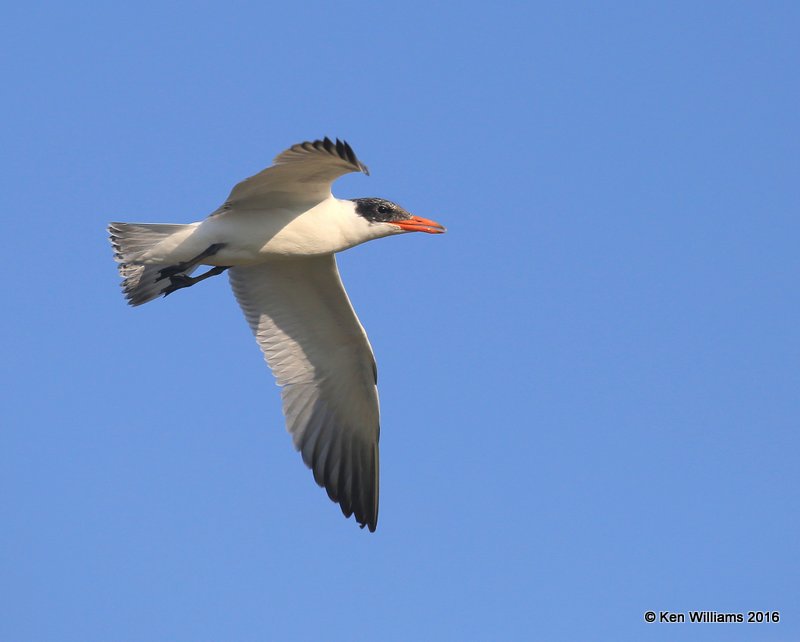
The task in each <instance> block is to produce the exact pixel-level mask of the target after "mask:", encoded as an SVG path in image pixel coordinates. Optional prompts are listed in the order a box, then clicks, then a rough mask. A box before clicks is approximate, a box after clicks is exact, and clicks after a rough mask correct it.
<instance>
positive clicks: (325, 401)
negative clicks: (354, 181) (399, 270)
mask: <svg viewBox="0 0 800 642" xmlns="http://www.w3.org/2000/svg"><path fill="white" fill-rule="evenodd" d="M350 172H363V173H364V174H367V175H369V170H367V167H366V165H364V164H363V163H362V162H361V161H359V160H358V158H357V157H356V155H355V153H354V152H353V150H352V148H351V147H350V145H348V144H347V143H345V142H344V141H340V140H338V139H337V140H336V142H333V141H331V140H329V139H328V138H325V139H323V140H317V141H313V142H305V143H299V144H297V145H293V146H292V147H290V148H289V149H287V150H286V151H284V152H283V153H281V154H279V155H278V156H277V157H276V158H275V160H274V161H273V164H272V165H271V166H270V167H268V168H267V169H265V170H263V171H262V172H259V173H258V174H256V175H255V176H251V177H250V178H248V179H245V180H244V181H242V182H241V183H238V184H237V185H236V186H235V187H234V188H233V190H232V191H231V193H230V196H228V199H227V200H226V201H225V202H224V203H223V204H222V206H221V207H219V208H218V209H217V210H216V211H214V212H213V213H211V214H210V215H209V216H208V217H207V218H205V219H204V220H202V221H199V222H197V223H189V224H185V225H182V224H157V223H111V224H110V225H109V226H108V231H109V234H110V237H111V244H112V246H113V248H114V258H115V260H116V261H117V263H119V272H120V275H121V276H122V279H123V281H122V289H123V292H124V294H125V298H126V299H127V300H128V303H129V304H130V305H134V306H136V305H141V304H142V303H147V302H148V301H152V300H153V299H156V298H158V297H160V296H166V295H168V294H171V293H172V292H175V291H176V290H180V289H183V288H187V287H191V286H193V285H195V284H197V283H200V282H201V281H204V280H205V279H208V278H211V277H213V276H216V275H219V274H222V273H223V272H225V271H226V270H227V272H228V276H229V278H230V283H231V287H232V288H233V293H234V295H235V296H236V299H237V300H238V301H239V305H240V306H241V308H242V311H243V312H244V316H245V318H246V319H247V322H248V324H249V325H250V328H251V329H252V331H253V334H254V335H255V338H256V341H257V342H258V345H259V346H260V348H261V350H262V351H263V353H264V358H265V359H266V361H267V364H268V365H269V367H270V369H271V370H272V374H273V375H274V376H275V380H276V382H277V384H278V385H279V386H280V387H281V397H282V401H283V412H284V415H285V416H286V427H287V429H288V430H289V432H290V433H291V435H292V439H293V442H294V446H295V448H296V449H297V450H299V451H300V453H301V454H302V457H303V461H304V462H305V464H306V465H307V466H308V467H309V468H310V469H311V470H312V471H313V473H314V480H315V481H316V483H317V484H319V485H320V486H322V487H324V488H325V490H326V491H327V493H328V496H329V497H330V498H331V499H332V500H333V501H334V502H337V503H338V504H339V506H340V507H341V509H342V512H343V513H344V515H345V517H350V516H351V515H355V518H356V521H357V522H358V524H359V525H360V526H361V527H362V528H363V527H364V526H366V527H368V528H369V530H370V531H375V528H376V526H377V524H378V477H379V473H378V471H379V464H378V439H379V435H380V414H379V409H378V390H377V386H376V384H377V369H376V366H375V358H374V356H373V353H372V347H371V346H370V344H369V340H368V339H367V335H366V333H365V332H364V328H363V327H362V325H361V323H360V322H359V320H358V317H357V316H356V313H355V311H354V310H353V307H352V305H351V304H350V300H349V299H348V297H347V293H346V292H345V289H344V286H343V285H342V281H341V279H340V277H339V271H338V269H337V267H336V258H335V256H334V255H335V254H336V252H341V251H342V250H346V249H348V248H351V247H353V246H355V245H359V244H361V243H365V242H366V241H371V240H373V239H378V238H382V237H384V236H392V235H394V234H403V233H406V232H427V233H429V234H441V233H442V232H444V231H445V228H444V227H442V226H441V225H440V224H439V223H436V222H435V221H431V220H428V219H425V218H422V217H419V216H413V215H412V214H410V213H408V212H407V211H406V210H404V209H403V208H402V207H400V206H399V205H397V204H396V203H393V202H391V201H387V200H385V199H382V198H355V199H338V198H335V197H334V196H333V194H331V185H332V183H333V181H334V180H336V179H337V178H339V177H340V176H343V175H344V174H347V173H350ZM200 266H208V267H209V269H208V270H207V271H205V272H203V273H202V274H199V275H198V276H192V274H193V273H194V272H195V270H197V269H198V268H199V267H200Z"/></svg>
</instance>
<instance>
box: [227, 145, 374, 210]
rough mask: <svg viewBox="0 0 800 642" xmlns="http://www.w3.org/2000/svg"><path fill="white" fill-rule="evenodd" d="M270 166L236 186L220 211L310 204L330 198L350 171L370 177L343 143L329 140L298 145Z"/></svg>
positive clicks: (281, 155)
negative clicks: (337, 182)
mask: <svg viewBox="0 0 800 642" xmlns="http://www.w3.org/2000/svg"><path fill="white" fill-rule="evenodd" d="M273 163H274V164H273V165H271V166H270V167H267V169H265V170H263V171H261V172H259V173H258V174H256V175H255V176H251V177H250V178H247V179H245V180H243V181H242V182H241V183H239V184H237V185H236V186H235V187H234V188H233V190H232V191H231V193H230V196H228V200H226V201H225V203H224V205H223V206H222V207H221V208H220V210H230V209H241V210H253V209H255V210H258V209H265V208H269V207H278V206H281V205H294V204H303V205H312V204H316V203H319V202H322V201H323V200H325V199H326V198H328V197H329V196H330V195H331V184H332V183H333V181H335V180H336V179H337V178H339V177H340V176H343V175H344V174H348V173H350V172H364V173H365V174H367V175H368V174H369V170H368V169H367V166H366V165H364V164H363V163H362V162H361V161H360V160H358V158H356V155H355V152H353V149H352V148H351V147H350V145H348V144H347V143H346V142H344V141H341V140H339V139H338V138H337V139H336V142H335V143H334V142H333V141H332V140H330V139H329V138H324V139H323V140H315V141H314V142H305V143H298V144H297V145H292V146H291V147H290V148H289V149H287V150H286V151H284V152H282V153H280V154H278V156H276V157H275V160H274V161H273Z"/></svg>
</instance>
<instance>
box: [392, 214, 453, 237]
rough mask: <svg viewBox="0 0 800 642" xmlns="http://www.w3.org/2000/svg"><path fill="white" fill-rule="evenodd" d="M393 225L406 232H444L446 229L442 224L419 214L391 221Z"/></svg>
mask: <svg viewBox="0 0 800 642" xmlns="http://www.w3.org/2000/svg"><path fill="white" fill-rule="evenodd" d="M392 224H393V225H397V227H400V228H402V229H404V230H405V231H406V232H427V233H428V234H444V233H445V232H446V231H447V230H446V229H445V227H444V225H440V224H439V223H437V222H436V221H431V220H430V219H427V218H422V217H421V216H412V217H411V218H407V219H406V220H404V221H392Z"/></svg>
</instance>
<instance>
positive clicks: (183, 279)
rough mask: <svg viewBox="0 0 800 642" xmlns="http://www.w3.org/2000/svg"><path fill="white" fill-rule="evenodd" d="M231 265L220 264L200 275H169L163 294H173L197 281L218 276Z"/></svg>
mask: <svg viewBox="0 0 800 642" xmlns="http://www.w3.org/2000/svg"><path fill="white" fill-rule="evenodd" d="M229 267H230V265H219V266H217V267H214V268H211V269H210V270H209V271H208V272H203V273H202V274H201V275H200V276H187V275H186V274H175V275H173V276H171V277H169V285H168V286H167V287H165V288H164V289H163V290H161V294H163V295H164V296H167V295H168V294H172V293H173V292H174V291H175V290H181V289H183V288H188V287H191V286H193V285H194V284H196V283H200V281H205V280H206V279H210V278H211V277H212V276H217V275H218V274H222V273H223V272H224V271H225V270H227V269H228V268H229Z"/></svg>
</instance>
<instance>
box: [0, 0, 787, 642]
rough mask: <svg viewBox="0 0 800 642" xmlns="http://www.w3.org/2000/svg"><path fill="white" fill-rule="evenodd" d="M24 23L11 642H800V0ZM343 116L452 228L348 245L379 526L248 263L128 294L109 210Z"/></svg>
mask: <svg viewBox="0 0 800 642" xmlns="http://www.w3.org/2000/svg"><path fill="white" fill-rule="evenodd" d="M5 14H6V15H5V17H4V20H3V22H4V25H3V27H2V31H3V37H2V39H1V40H2V44H1V45H0V47H2V48H3V50H4V51H3V53H4V59H5V60H6V65H5V67H4V70H3V71H2V72H0V73H2V76H3V78H2V79H3V85H4V87H5V88H6V98H5V100H3V102H2V104H0V114H1V115H2V122H3V127H2V147H3V150H4V153H3V154H2V160H0V163H2V174H3V190H2V196H0V198H1V199H2V211H3V216H2V223H1V225H2V229H3V232H4V234H3V236H4V239H5V243H4V247H5V261H4V275H5V279H4V288H3V291H4V300H5V308H4V309H5V311H6V312H5V314H3V315H2V317H0V325H1V328H0V329H2V336H3V337H4V343H5V346H4V350H3V352H4V359H3V360H2V367H0V373H1V374H0V376H1V377H2V386H3V390H4V394H3V395H2V429H0V510H2V515H3V527H2V528H1V529H0V578H2V579H1V580H0V593H2V595H0V639H3V640H81V641H94V640H98V641H99V640H265V639H287V640H288V639H292V640H294V639H298V640H303V639H308V640H310V639H327V640H360V639H385V640H408V639H442V640H461V639H486V640H489V639H547V640H577V639H584V640H592V639H597V640H608V639H615V640H675V639H681V640H751V639H759V640H789V639H797V638H798V637H799V636H800V626H799V625H798V618H799V617H800V612H798V610H797V605H798V604H800V594H799V591H798V584H797V577H798V576H800V557H799V556H798V546H797V542H798V531H799V530H800V522H798V517H797V516H798V514H800V513H799V512H798V508H800V506H798V504H799V503H800V502H799V501H798V500H800V493H799V492H798V488H799V487H800V483H799V482H800V476H799V475H798V464H797V452H798V448H799V447H800V437H798V431H797V428H798V425H800V403H799V401H798V399H799V398H798V390H800V376H799V372H800V371H799V370H798V365H799V364H800V330H798V327H799V326H800V309H799V307H798V296H797V292H798V275H800V258H798V257H800V253H798V250H797V242H798V234H799V233H800V223H798V206H799V205H800V202H799V201H800V193H799V192H798V176H800V173H799V172H798V170H800V163H799V162H798V159H799V158H800V126H799V125H798V119H797V113H798V104H800V80H799V79H798V75H797V61H798V56H799V55H800V41H798V39H797V32H798V28H800V9H798V6H797V5H796V4H795V3H789V2H771V3H760V4H759V3H727V2H726V3H722V2H719V3H717V2H709V3H689V2H671V3H640V2H619V3H603V4H597V3H547V4H540V3H514V4H511V3H509V4H504V5H503V4H501V5H499V6H498V7H491V6H490V5H487V4H485V3H474V4H469V3H467V4H463V3H458V4H456V3H439V4H429V3H415V2H411V3H402V4H395V5H394V6H392V7H388V6H384V5H377V4H365V3H286V4H285V5H284V6H280V5H277V4H263V3H253V4H246V3H224V4H223V3H217V4H214V3H197V4H185V3H170V4H134V5H131V4H126V5H122V4H120V3H115V4H113V5H110V4H109V5H104V6H97V7H91V8H88V5H87V6H85V7H82V6H78V5H68V4H65V3H48V2H43V3H33V4H26V5H24V6H23V5H21V4H18V5H17V6H15V7H11V8H8V9H6V12H5ZM325 135H328V136H331V137H337V136H338V137H340V138H344V139H346V140H348V141H349V142H350V143H351V144H352V145H353V147H354V148H355V150H356V152H357V153H358V155H359V157H360V158H361V159H362V160H363V161H364V162H365V163H367V164H368V165H369V167H370V169H371V171H372V176H371V177H369V178H367V177H365V176H356V175H352V176H347V177H344V178H343V179H342V180H340V181H339V182H337V184H336V185H335V188H334V192H335V193H336V195H338V196H341V197H356V196H383V197H386V198H390V199H392V200H396V201H398V202H399V203H401V204H402V205H403V206H405V207H406V208H407V209H409V210H410V211H412V212H414V213H416V214H419V215H421V216H425V217H429V218H433V219H436V220H438V221H441V222H442V223H444V224H445V225H447V227H448V229H449V232H448V234H447V235H445V236H439V237H434V236H428V235H422V234H419V235H408V236H404V237H400V238H392V239H385V240H381V241H377V242H374V243H370V244H367V245H365V246H361V247H359V248H355V249H353V250H351V251H349V252H347V253H345V254H343V255H341V256H340V269H341V272H342V276H343V279H344V281H345V284H346V286H347V288H348V291H349V293H350V297H351V299H352V300H353V303H354V305H355V307H356V309H357V311H358V313H359V315H360V317H361V321H362V323H363V324H364V326H365V327H366V328H367V331H368V333H369V336H370V339H371V342H372V345H373V347H374V349H375V352H376V357H377V360H378V366H379V370H380V393H381V403H382V417H383V421H382V434H381V437H382V439H381V456H382V460H381V473H382V479H381V491H382V494H381V514H380V523H379V526H378V531H377V532H376V533H375V534H369V533H367V532H366V531H361V530H359V529H358V528H357V527H356V526H355V524H354V522H353V521H352V520H345V519H343V518H342V516H341V514H340V512H339V510H338V507H336V506H335V505H333V504H332V503H330V502H329V501H328V499H327V497H326V496H325V493H324V492H323V491H321V490H320V489H318V488H317V487H316V486H315V485H314V483H313V481H312V478H311V475H310V473H309V472H308V471H307V470H306V469H305V467H304V466H303V465H302V463H301V461H300V458H299V456H298V455H297V454H295V453H294V452H293V450H292V447H291V440H290V438H289V436H288V435H287V434H286V433H285V430H284V428H283V423H282V416H281V410H280V400H279V394H278V389H277V388H276V387H275V386H274V385H273V383H272V381H271V377H270V375H269V372H268V370H267V368H266V366H265V364H264V363H263V360H262V358H261V356H260V353H259V351H258V349H257V347H256V345H255V343H254V341H253V339H252V336H251V335H250V331H249V329H248V328H247V326H246V324H245V322H244V320H243V318H242V315H241V313H240V311H239V309H238V307H237V306H236V304H235V302H234V300H233V297H232V294H231V292H230V290H229V287H228V285H227V282H226V280H225V278H224V277H222V278H218V279H214V280H212V281H208V282H206V283H203V284H202V285H200V286H198V287H196V288H192V289H191V290H185V291H182V292H179V293H177V294H175V295H173V296H171V297H169V298H168V299H165V300H159V301H156V302H154V303H151V304H148V305H146V306H144V307H141V308H138V309H131V308H128V307H127V306H126V305H125V303H124V301H123V299H122V297H121V295H120V293H119V290H118V277H117V274H116V270H115V266H114V264H113V261H112V257H111V250H110V247H109V245H108V242H107V240H106V234H105V230H104V228H105V225H106V224H107V222H108V221H110V220H135V221H158V222H189V221H193V220H197V219H199V218H202V217H203V216H205V215H206V214H208V213H209V212H211V211H212V210H213V209H215V208H216V207H217V206H218V205H219V204H220V203H221V202H222V200H223V199H224V198H225V196H226V195H227V193H228V190H229V189H230V187H231V186H232V185H233V184H234V183H235V182H237V181H238V180H240V179H242V178H244V177H245V176H248V175H250V174H252V173H254V172H256V171H258V170H260V169H261V168H263V167H265V166H266V165H268V164H269V162H270V160H271V159H272V157H273V156H274V155H275V154H276V153H278V152H279V151H281V150H282V149H284V148H285V147H288V146H289V145H291V144H292V143H295V142H299V141H302V140H306V139H314V138H318V137H322V136H325ZM648 610H654V611H661V610H670V611H675V612H688V611H689V610H716V611H720V612H745V613H746V612H747V611H748V610H770V611H773V610H779V611H780V612H781V615H782V620H781V622H780V623H778V624H727V625H722V624H706V625H697V624H688V623H686V624H673V625H667V624H658V623H656V624H646V623H645V622H644V621H643V614H644V612H645V611H648Z"/></svg>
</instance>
